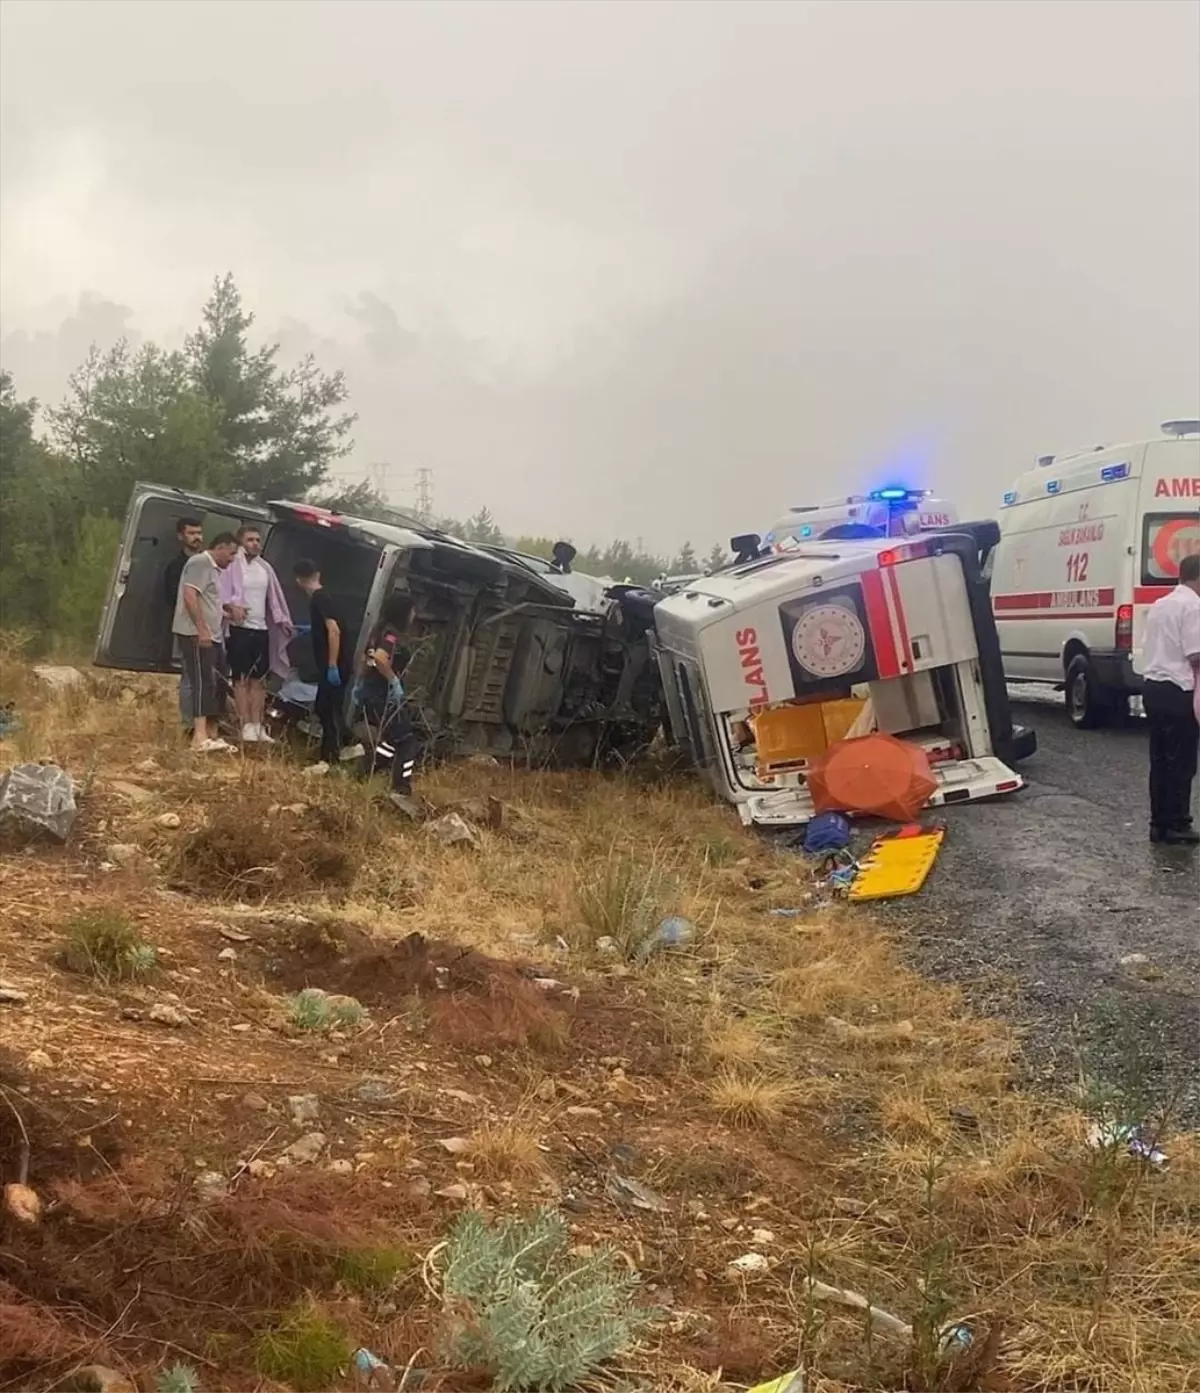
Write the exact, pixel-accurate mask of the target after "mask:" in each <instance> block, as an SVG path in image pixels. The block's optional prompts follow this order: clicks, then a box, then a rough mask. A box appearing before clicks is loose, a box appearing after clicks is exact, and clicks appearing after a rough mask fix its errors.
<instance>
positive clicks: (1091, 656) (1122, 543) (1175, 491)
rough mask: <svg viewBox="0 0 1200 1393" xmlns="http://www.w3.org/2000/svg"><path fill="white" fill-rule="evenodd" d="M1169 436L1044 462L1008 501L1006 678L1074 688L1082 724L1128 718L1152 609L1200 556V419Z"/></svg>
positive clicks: (1002, 550)
mask: <svg viewBox="0 0 1200 1393" xmlns="http://www.w3.org/2000/svg"><path fill="white" fill-rule="evenodd" d="M1162 431H1163V433H1162V435H1161V436H1160V437H1158V438H1157V439H1154V440H1142V441H1138V442H1136V443H1134V444H1131V445H1117V446H1112V447H1097V448H1096V449H1095V450H1093V451H1091V452H1090V453H1088V454H1082V455H1072V456H1070V457H1069V458H1065V459H1055V457H1054V456H1053V455H1046V456H1043V458H1041V459H1040V460H1038V463H1037V466H1036V468H1034V469H1030V470H1028V471H1027V472H1026V473H1024V474H1022V475H1021V477H1020V478H1019V479H1018V480H1017V481H1016V483H1015V484H1014V485H1013V486H1012V488H1011V489H1010V490H1009V491H1008V492H1007V493H1006V494H1005V495H1004V502H1003V507H1002V508H1001V510H1000V515H999V518H1000V528H1001V538H1000V545H999V546H998V547H997V548H996V552H995V556H994V558H993V569H992V606H993V609H994V611H995V615H996V624H997V627H998V629H999V631H1000V648H1001V653H1002V655H1003V662H1004V675H1005V677H1006V678H1007V679H1008V680H1009V681H1010V682H1045V683H1052V684H1054V685H1055V686H1057V687H1065V689H1066V694H1067V710H1068V712H1069V713H1070V717H1071V720H1072V721H1073V722H1074V723H1075V724H1076V725H1077V726H1081V727H1091V726H1098V725H1102V724H1104V723H1105V722H1106V721H1108V720H1110V719H1114V718H1117V717H1119V716H1121V715H1122V714H1124V713H1125V712H1126V711H1127V709H1128V704H1129V697H1130V696H1131V695H1133V694H1135V693H1137V692H1138V691H1140V689H1141V673H1142V634H1143V632H1144V630H1145V623H1146V611H1147V609H1148V607H1149V606H1150V605H1152V604H1153V603H1154V601H1155V600H1157V599H1158V598H1159V597H1160V596H1162V595H1165V594H1166V593H1167V592H1168V590H1169V589H1170V587H1171V586H1172V585H1175V584H1176V583H1177V582H1178V578H1179V563H1180V561H1181V560H1182V559H1183V557H1184V556H1186V555H1188V554H1189V553H1197V552H1200V421H1168V422H1166V423H1165V424H1164V425H1163V427H1162Z"/></svg>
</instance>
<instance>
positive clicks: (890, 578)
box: [883, 566, 913, 672]
mask: <svg viewBox="0 0 1200 1393" xmlns="http://www.w3.org/2000/svg"><path fill="white" fill-rule="evenodd" d="M883 574H884V575H885V576H887V584H888V589H889V590H890V591H891V594H892V605H893V607H894V608H895V611H896V624H897V626H898V628H899V630H900V666H901V668H902V669H903V670H904V671H905V672H912V670H913V661H912V645H911V644H910V643H909V639H908V621H907V620H906V619H905V618H904V602H903V601H902V600H901V598H900V580H899V577H898V576H897V575H896V567H895V566H888V567H886V568H885V569H884V572H883Z"/></svg>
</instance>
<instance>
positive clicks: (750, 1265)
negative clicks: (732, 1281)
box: [727, 1253, 771, 1277]
mask: <svg viewBox="0 0 1200 1393" xmlns="http://www.w3.org/2000/svg"><path fill="white" fill-rule="evenodd" d="M770 1266H771V1264H770V1262H769V1261H768V1260H767V1259H766V1258H765V1257H763V1255H762V1254H761V1253H743V1254H742V1255H741V1257H740V1258H734V1260H733V1261H732V1262H731V1263H730V1264H729V1267H728V1268H727V1271H729V1272H731V1273H733V1274H734V1275H735V1276H738V1277H745V1276H747V1275H748V1274H751V1273H755V1272H766V1271H767V1270H768V1269H769V1268H770Z"/></svg>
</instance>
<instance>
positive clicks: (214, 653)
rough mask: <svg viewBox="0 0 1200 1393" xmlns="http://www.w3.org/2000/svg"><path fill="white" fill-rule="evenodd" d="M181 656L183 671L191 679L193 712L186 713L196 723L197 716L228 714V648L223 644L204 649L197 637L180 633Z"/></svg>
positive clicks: (178, 636)
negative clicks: (226, 666) (226, 658)
mask: <svg viewBox="0 0 1200 1393" xmlns="http://www.w3.org/2000/svg"><path fill="white" fill-rule="evenodd" d="M176 639H177V641H178V643H179V657H180V660H181V662H182V665H183V670H184V672H185V673H187V675H188V677H189V678H190V679H191V691H190V693H189V705H190V708H191V709H190V710H188V711H186V712H185V713H184V714H185V715H187V716H191V718H192V719H193V720H195V719H196V718H197V717H198V716H205V717H209V716H223V715H224V714H225V686H226V679H225V647H224V645H223V644H220V643H212V644H209V646H208V647H207V648H202V647H201V646H200V644H199V643H198V642H197V641H196V637H195V635H194V634H177V635H176Z"/></svg>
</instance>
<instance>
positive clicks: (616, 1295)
mask: <svg viewBox="0 0 1200 1393" xmlns="http://www.w3.org/2000/svg"><path fill="white" fill-rule="evenodd" d="M569 1244H570V1237H569V1233H568V1230H567V1226H566V1224H565V1223H564V1222H563V1220H562V1218H561V1216H559V1215H558V1214H556V1213H555V1212H554V1211H553V1210H546V1209H543V1210H539V1211H538V1212H537V1213H536V1214H534V1215H532V1216H530V1217H528V1218H523V1219H519V1218H518V1219H502V1220H500V1221H499V1222H497V1223H496V1224H494V1225H489V1224H488V1223H487V1222H486V1220H485V1219H484V1218H483V1217H482V1216H481V1215H480V1214H477V1213H469V1214H463V1215H462V1216H461V1217H460V1218H459V1220H458V1222H457V1223H456V1224H455V1226H454V1230H453V1232H452V1233H451V1236H450V1240H449V1243H448V1245H447V1250H446V1272H445V1279H444V1288H445V1294H446V1298H447V1305H448V1308H449V1311H450V1320H451V1325H450V1329H449V1330H448V1332H447V1334H446V1338H445V1351H446V1354H447V1356H448V1358H449V1359H450V1361H451V1362H452V1363H454V1364H455V1365H457V1366H459V1367H463V1368H472V1367H473V1368H485V1369H487V1370H488V1371H489V1372H490V1373H491V1374H492V1375H493V1378H494V1382H493V1384H492V1387H493V1388H494V1389H496V1390H497V1393H512V1390H516V1389H521V1390H531V1391H532V1390H538V1393H553V1390H556V1389H564V1388H570V1387H573V1386H575V1385H576V1384H578V1383H579V1382H580V1381H581V1380H582V1379H584V1378H585V1377H586V1376H587V1375H588V1374H591V1373H594V1372H595V1371H596V1370H597V1369H599V1368H600V1366H601V1365H602V1364H603V1363H604V1362H605V1361H606V1360H608V1359H611V1358H612V1357H613V1356H614V1355H616V1354H619V1353H620V1352H621V1350H623V1349H625V1348H627V1347H628V1346H629V1345H630V1344H631V1343H632V1342H633V1340H634V1338H635V1337H636V1334H637V1332H638V1330H639V1329H640V1327H641V1326H642V1325H643V1324H644V1323H645V1321H646V1320H647V1318H648V1315H649V1313H648V1312H647V1311H645V1310H644V1309H640V1308H638V1307H636V1306H635V1305H634V1304H633V1287H634V1279H633V1278H631V1277H630V1276H629V1275H628V1273H626V1272H625V1271H624V1270H623V1269H622V1268H621V1267H620V1265H619V1263H618V1261H617V1259H616V1256H615V1254H613V1253H612V1252H611V1251H609V1250H604V1249H602V1250H600V1251H598V1252H596V1253H594V1254H593V1255H592V1256H590V1257H586V1258H585V1257H579V1256H575V1255H573V1254H571V1253H570V1252H569Z"/></svg>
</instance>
